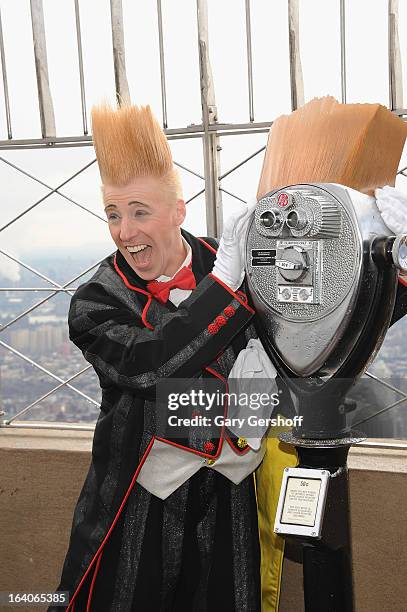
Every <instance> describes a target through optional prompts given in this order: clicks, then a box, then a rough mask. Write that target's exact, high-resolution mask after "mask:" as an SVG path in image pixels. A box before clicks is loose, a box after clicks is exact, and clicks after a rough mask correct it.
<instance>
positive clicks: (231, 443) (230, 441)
mask: <svg viewBox="0 0 407 612" xmlns="http://www.w3.org/2000/svg"><path fill="white" fill-rule="evenodd" d="M225 438H226V440H227V441H228V442H229V445H230V446H231V447H232V448H233V450H234V451H235V453H236V454H237V455H245V454H246V453H248V452H249V450H251V449H250V446H249V445H247V448H244V449H243V450H240V448H236V446H235V445H234V444H233V442H232V440H231V439H230V438H229V436H225Z"/></svg>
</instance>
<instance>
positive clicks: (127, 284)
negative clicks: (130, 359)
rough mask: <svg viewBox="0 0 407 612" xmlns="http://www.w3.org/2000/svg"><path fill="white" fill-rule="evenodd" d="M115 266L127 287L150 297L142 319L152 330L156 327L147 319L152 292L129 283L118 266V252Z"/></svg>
mask: <svg viewBox="0 0 407 612" xmlns="http://www.w3.org/2000/svg"><path fill="white" fill-rule="evenodd" d="M114 267H115V269H116V272H117V274H118V275H119V276H120V278H121V279H122V281H123V282H124V284H125V285H126V287H127V288H128V289H131V290H132V291H138V292H139V293H142V294H143V295H146V296H147V298H148V299H147V304H146V305H145V306H144V308H143V312H142V314H141V319H142V321H143V323H144V325H145V326H146V327H147V328H148V329H150V330H152V329H154V327H153V325H151V323H149V322H148V321H147V319H146V316H147V311H148V309H149V308H150V304H151V300H152V299H153V298H152V296H151V294H150V293H148V291H144V289H139V287H135V286H134V285H132V284H131V283H129V281H128V280H127V278H126V277H125V275H124V274H123V272H122V271H121V270H120V268H119V266H118V264H117V261H116V254H115V256H114Z"/></svg>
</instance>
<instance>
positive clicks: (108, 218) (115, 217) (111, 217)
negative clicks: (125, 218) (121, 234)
mask: <svg viewBox="0 0 407 612" xmlns="http://www.w3.org/2000/svg"><path fill="white" fill-rule="evenodd" d="M113 219H118V216H117V215H115V214H114V213H113V214H111V215H107V220H108V221H110V220H113Z"/></svg>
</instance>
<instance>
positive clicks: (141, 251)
mask: <svg viewBox="0 0 407 612" xmlns="http://www.w3.org/2000/svg"><path fill="white" fill-rule="evenodd" d="M126 248H127V251H128V253H130V254H131V257H132V259H133V261H134V263H135V264H136V266H139V267H145V266H148V264H149V263H150V259H151V249H152V247H151V246H150V245H149V244H138V245H137V246H132V247H126Z"/></svg>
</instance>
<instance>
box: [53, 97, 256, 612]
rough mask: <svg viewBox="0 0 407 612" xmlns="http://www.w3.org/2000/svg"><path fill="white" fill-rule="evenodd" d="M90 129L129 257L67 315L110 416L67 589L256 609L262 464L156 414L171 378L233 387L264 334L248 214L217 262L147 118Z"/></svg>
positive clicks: (89, 603)
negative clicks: (248, 279)
mask: <svg viewBox="0 0 407 612" xmlns="http://www.w3.org/2000/svg"><path fill="white" fill-rule="evenodd" d="M92 124H93V140H94V145H95V150H96V155H97V159H98V164H99V169H100V174H101V178H102V183H103V187H102V193H103V202H104V209H105V213H106V216H107V220H108V227H109V230H110V233H111V236H112V239H113V241H114V243H115V244H116V247H117V250H116V252H115V253H113V254H112V255H110V256H108V257H107V258H106V259H105V260H104V261H103V262H102V263H101V265H100V266H99V268H98V270H97V271H96V273H95V274H94V275H93V277H92V278H91V279H90V280H89V281H87V282H86V283H84V284H82V285H81V286H80V287H79V288H78V289H77V291H76V292H75V295H74V296H73V297H72V300H71V305H70V310H69V320H68V322H69V332H70V339H71V340H72V341H73V342H74V343H75V344H76V345H77V346H78V347H79V348H80V350H81V351H82V353H83V355H84V357H85V359H86V360H87V361H89V362H90V363H91V364H92V365H93V367H94V369H95V371H96V373H97V375H98V377H99V381H100V385H101V388H102V403H101V412H100V416H99V418H98V421H97V424H96V428H95V434H94V440H93V448H92V461H91V465H90V469H89V473H88V475H87V478H86V480H85V483H84V485H83V487H82V490H81V493H80V496H79V500H78V502H77V505H76V508H75V511H74V516H73V523H72V532H71V537H70V542H69V548H68V552H67V554H66V558H65V563H64V567H63V570H62V576H61V581H60V585H59V587H58V590H62V591H69V595H70V604H69V606H68V610H69V611H71V612H82V611H85V610H86V611H88V610H98V611H99V610H100V611H103V612H105V611H106V612H107V611H111V612H116V611H118V610H120V611H122V612H124V611H126V612H129V611H133V610H134V611H135V610H137V611H138V612H147V611H150V610H151V611H154V612H158V611H172V612H182V611H188V612H194V611H198V610H199V611H201V612H206V611H209V609H211V610H222V611H224V612H226V611H234V610H239V611H240V612H259V611H260V607H261V606H260V575H259V542H258V525H257V510H256V501H255V493H254V483H253V477H252V472H253V470H254V469H255V468H256V467H257V466H258V465H259V463H260V462H261V460H262V457H263V451H261V450H260V451H256V452H255V451H253V450H252V449H251V448H250V447H249V446H248V444H247V442H246V440H245V439H244V438H236V437H234V436H233V435H232V434H231V433H230V432H228V431H227V430H226V429H225V428H224V427H223V426H222V425H219V426H218V425H212V424H210V425H207V424H206V422H203V420H201V421H200V425H199V426H198V427H191V428H189V429H187V430H186V431H185V432H183V436H182V437H179V436H178V437H177V435H176V432H175V433H174V431H171V427H170V426H169V424H168V417H169V416H170V415H171V414H172V413H171V412H170V411H168V406H166V405H163V404H159V403H158V401H157V386H158V385H159V384H160V381H162V380H163V379H164V380H166V381H167V383H168V381H169V382H170V385H169V387H170V388H171V385H172V384H173V382H172V381H175V379H180V378H181V379H186V380H187V381H192V380H196V381H200V380H204V379H206V380H210V381H212V382H216V384H217V385H218V386H220V388H221V390H226V388H227V386H226V379H227V376H228V374H229V372H230V370H231V368H232V365H233V363H234V360H235V357H236V355H237V354H238V352H239V351H240V350H241V349H242V348H244V347H245V346H246V343H247V340H248V339H249V338H250V337H251V336H253V335H254V330H253V327H252V326H251V324H250V321H251V318H252V316H253V314H254V311H253V310H252V308H251V307H250V306H249V305H248V303H247V300H246V297H245V295H244V294H242V293H241V292H240V291H238V290H239V287H240V285H241V283H242V280H243V277H244V269H243V254H242V251H243V235H244V231H245V227H246V224H247V221H248V219H249V217H250V214H251V213H250V211H249V212H247V211H246V210H245V211H244V212H243V213H241V214H240V215H239V216H237V217H236V218H235V219H234V220H232V221H231V222H229V223H228V224H226V227H225V231H224V235H223V237H222V239H221V242H220V245H219V249H218V251H217V252H216V250H215V248H214V247H216V242H215V241H214V240H213V239H208V238H207V239H205V240H203V239H198V238H196V237H195V236H193V235H192V234H190V233H189V232H187V231H185V230H183V229H181V224H182V222H183V221H184V218H185V203H184V201H183V198H182V189H181V184H180V181H179V177H178V174H177V172H176V170H175V168H174V165H173V161H172V157H171V152H170V149H169V145H168V142H167V139H166V137H165V135H164V133H163V131H162V130H161V128H160V126H159V125H158V123H157V121H156V120H155V119H154V117H153V116H152V114H151V111H150V109H149V107H146V108H138V107H136V106H122V107H120V108H118V109H117V110H116V109H112V108H110V107H108V106H102V107H98V108H95V109H94V110H93V113H92ZM174 384H175V383H174ZM220 409H221V413H222V414H223V410H224V407H223V406H221V407H220ZM187 410H188V407H187ZM199 412H200V411H199V410H197V409H196V408H194V410H192V409H191V411H190V413H189V416H190V417H192V419H193V417H195V416H199ZM202 414H205V409H203V410H202ZM192 419H191V420H192ZM54 609H55V610H60V608H56V607H51V608H49V610H54Z"/></svg>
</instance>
